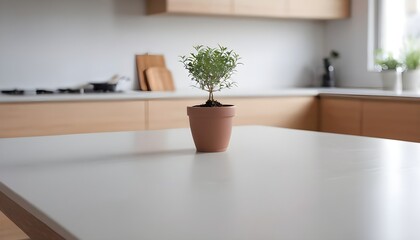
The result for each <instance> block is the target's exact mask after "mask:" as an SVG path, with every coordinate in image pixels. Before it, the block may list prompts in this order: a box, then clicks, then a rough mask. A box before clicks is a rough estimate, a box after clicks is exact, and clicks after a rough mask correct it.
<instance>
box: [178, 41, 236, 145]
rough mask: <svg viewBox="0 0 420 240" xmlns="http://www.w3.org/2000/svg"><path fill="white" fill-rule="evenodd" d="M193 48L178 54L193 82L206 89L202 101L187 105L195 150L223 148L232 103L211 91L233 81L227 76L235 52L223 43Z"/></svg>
mask: <svg viewBox="0 0 420 240" xmlns="http://www.w3.org/2000/svg"><path fill="white" fill-rule="evenodd" d="M194 49H195V50H196V52H194V53H191V54H190V55H188V56H181V60H180V62H181V63H183V65H184V67H185V69H187V70H188V73H189V77H191V80H192V81H193V82H194V86H195V87H197V88H199V89H201V90H204V91H206V92H208V99H207V101H206V102H205V103H204V104H201V105H196V106H189V107H187V114H188V116H189V121H190V128H191V133H192V135H193V139H194V143H195V146H196V148H197V151H199V152H223V151H225V150H226V149H227V147H228V145H229V141H230V135H231V131H232V118H233V117H234V115H235V106H233V105H224V104H221V103H220V102H218V101H217V100H215V99H214V93H215V92H219V91H221V90H222V89H225V88H231V87H233V86H235V85H236V83H235V82H233V81H232V80H231V77H232V75H233V74H234V73H235V72H236V70H235V69H236V66H237V65H238V64H241V63H239V62H238V60H239V59H240V57H239V55H238V54H236V53H235V52H234V51H232V50H228V49H227V48H226V47H223V46H220V45H219V46H218V47H216V48H211V47H204V46H201V45H200V46H195V47H194Z"/></svg>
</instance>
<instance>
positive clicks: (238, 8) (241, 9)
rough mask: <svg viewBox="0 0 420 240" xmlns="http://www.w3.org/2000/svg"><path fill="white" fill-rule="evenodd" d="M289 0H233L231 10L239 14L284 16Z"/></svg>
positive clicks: (286, 14)
mask: <svg viewBox="0 0 420 240" xmlns="http://www.w3.org/2000/svg"><path fill="white" fill-rule="evenodd" d="M288 1H289V0H258V1H255V0H234V4H233V12H234V14H235V15H240V16H260V17H286V16H288Z"/></svg>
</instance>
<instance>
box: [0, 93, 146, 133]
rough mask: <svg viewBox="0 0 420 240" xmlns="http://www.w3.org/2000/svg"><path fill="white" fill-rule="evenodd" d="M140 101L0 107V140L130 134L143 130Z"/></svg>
mask: <svg viewBox="0 0 420 240" xmlns="http://www.w3.org/2000/svg"><path fill="white" fill-rule="evenodd" d="M145 112H146V109H145V102H144V101H98V102H95V101H92V102H90V101H89V102H41V103H3V104H0V121H1V124H0V137H22V136H43V135H57V134H73V133H92V132H111V131H134V130H144V129H145V128H146V115H145Z"/></svg>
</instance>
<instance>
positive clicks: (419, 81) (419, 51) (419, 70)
mask: <svg viewBox="0 0 420 240" xmlns="http://www.w3.org/2000/svg"><path fill="white" fill-rule="evenodd" d="M404 66H405V71H404V72H403V74H402V86H403V90H406V91H418V90H419V88H420V48H411V49H408V50H407V51H406V54H405V56H404Z"/></svg>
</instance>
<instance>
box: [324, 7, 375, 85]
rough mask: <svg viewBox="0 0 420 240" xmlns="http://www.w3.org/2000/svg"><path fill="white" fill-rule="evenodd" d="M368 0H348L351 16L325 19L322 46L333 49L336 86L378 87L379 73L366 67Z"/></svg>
mask: <svg viewBox="0 0 420 240" xmlns="http://www.w3.org/2000/svg"><path fill="white" fill-rule="evenodd" d="M369 1H371V0H352V1H351V3H352V8H351V18H349V19H346V20H340V21H330V22H327V23H326V30H325V33H326V35H325V36H326V37H325V49H326V51H329V50H330V49H336V50H338V52H340V54H341V57H340V59H339V60H338V61H337V62H336V69H337V82H338V86H340V87H374V88H378V87H381V81H380V75H379V74H378V73H375V72H370V71H368V51H370V50H369V49H368V17H369V16H368V11H369V9H368V4H369Z"/></svg>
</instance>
